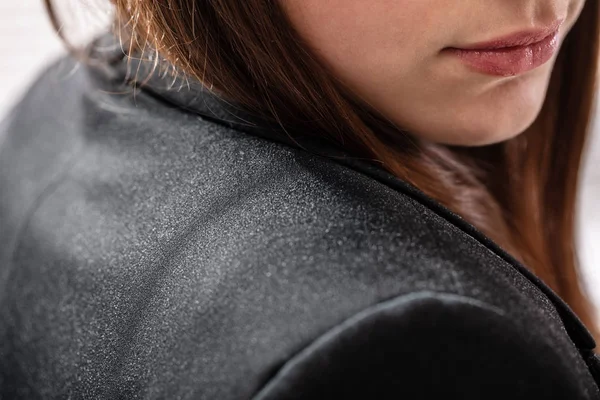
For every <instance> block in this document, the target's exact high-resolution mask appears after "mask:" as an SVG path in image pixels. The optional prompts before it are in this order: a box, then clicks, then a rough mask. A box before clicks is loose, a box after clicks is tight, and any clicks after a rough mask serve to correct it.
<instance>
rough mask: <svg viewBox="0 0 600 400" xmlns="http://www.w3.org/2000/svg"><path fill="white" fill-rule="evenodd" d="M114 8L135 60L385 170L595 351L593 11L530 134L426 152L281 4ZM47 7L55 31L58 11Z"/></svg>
mask: <svg viewBox="0 0 600 400" xmlns="http://www.w3.org/2000/svg"><path fill="white" fill-rule="evenodd" d="M106 1H108V0H106ZM110 1H111V2H112V3H113V6H114V8H115V19H114V29H115V31H116V34H117V35H119V36H120V37H121V40H122V42H123V44H124V46H125V45H127V46H126V47H128V48H129V50H130V51H134V50H135V49H136V48H137V49H146V48H151V49H152V50H153V51H154V52H155V54H156V55H160V57H162V58H164V59H166V60H168V61H169V62H170V63H171V64H172V65H174V66H175V67H176V68H178V69H179V70H180V71H182V72H183V73H185V74H188V75H189V76H191V77H193V78H195V79H198V80H199V81H201V82H202V83H203V84H204V85H206V86H207V87H209V88H211V89H212V90H215V91H216V92H218V93H220V94H221V95H222V96H224V97H225V98H226V99H228V100H229V101H231V102H233V103H236V104H239V105H240V106H242V107H244V108H246V109H247V110H248V111H250V112H253V113H255V114H257V115H259V116H261V117H262V118H265V119H268V120H272V121H276V122H277V123H279V124H280V125H281V126H282V127H283V130H284V131H286V132H288V131H291V130H299V131H303V132H304V134H306V133H307V132H311V134H314V135H320V136H327V137H329V138H331V139H332V140H334V141H336V142H337V143H338V144H339V145H340V146H343V147H344V148H345V149H346V150H347V151H349V152H351V153H352V154H355V155H356V156H357V157H364V158H367V159H368V160H370V161H372V162H376V163H379V164H380V165H381V167H383V168H385V169H387V170H388V171H389V172H391V173H392V174H394V175H396V176H398V177H399V178H401V179H403V180H405V181H407V182H409V183H411V184H413V185H414V186H416V187H417V188H419V189H420V190H422V191H423V192H424V193H426V194H427V195H429V196H430V197H432V198H433V199H435V200H437V201H439V202H440V203H441V204H443V205H445V206H446V207H448V208H449V209H451V210H453V211H454V212H456V213H457V214H459V215H460V216H462V217H463V218H464V219H466V220H467V221H469V222H470V223H471V224H473V225H474V226H475V227H477V228H478V229H479V230H481V231H482V232H483V233H485V234H486V235H487V236H488V237H490V238H491V239H492V240H494V241H495V242H496V243H498V244H499V245H500V246H501V247H503V248H504V249H505V250H507V251H508V252H509V253H510V254H511V255H513V256H514V257H515V258H516V259H518V260H519V261H520V262H522V263H523V264H524V265H525V266H526V267H528V268H529V269H530V270H531V271H532V272H534V273H535V274H536V275H537V276H538V277H540V278H541V279H542V280H543V281H544V282H545V283H546V284H548V285H549V286H550V287H551V288H552V289H553V290H554V291H555V292H556V293H558V294H559V295H560V296H561V297H562V298H563V299H564V300H565V301H566V302H567V303H568V304H569V306H570V307H571V308H572V309H573V310H574V311H575V312H576V314H577V315H578V316H579V317H580V318H581V319H582V321H583V322H584V323H585V324H586V325H587V326H588V328H589V329H590V330H591V331H592V332H593V333H594V336H595V337H596V338H597V339H600V335H599V332H598V329H597V328H596V323H595V317H594V310H593V306H592V304H591V301H590V300H589V298H588V296H587V295H586V293H585V288H584V285H583V282H581V274H580V269H579V264H578V259H577V254H576V251H575V212H576V204H577V198H576V196H577V194H578V188H577V185H578V181H579V178H578V176H579V170H580V163H581V159H582V153H583V150H584V149H585V145H586V139H587V136H588V132H589V130H590V120H591V117H592V112H593V105H594V96H595V91H596V78H597V68H598V46H599V37H600V32H599V20H600V9H599V5H598V4H599V2H598V1H597V0H588V1H587V2H586V4H585V8H584V9H583V11H582V13H581V16H580V18H579V20H578V21H577V23H576V25H575V26H574V27H573V29H572V31H571V32H570V33H569V35H568V37H567V38H566V39H565V42H564V44H563V46H562V48H561V52H560V54H559V55H558V59H557V60H556V64H555V68H554V70H553V74H552V78H551V82H550V86H549V88H548V92H547V96H546V99H545V103H544V105H543V108H542V110H541V112H540V113H539V115H538V117H537V119H536V120H535V122H534V123H533V124H532V125H531V126H530V127H529V128H528V129H527V130H526V131H525V132H524V133H522V134H520V135H518V136H516V137H515V138H513V139H510V140H507V141H504V142H502V143H497V144H493V145H487V146H482V147H473V148H459V147H453V146H444V145H436V144H431V143H429V144H427V143H422V142H419V141H418V140H416V139H415V138H412V137H411V136H410V135H409V134H408V133H407V132H405V131H403V130H402V129H400V128H398V127H397V126H394V125H393V124H392V123H390V122H389V121H388V120H386V119H385V118H384V117H383V116H382V115H380V114H378V113H377V111H376V110H373V109H371V108H369V107H368V106H366V105H364V104H362V103H360V102H359V101H358V100H356V99H355V98H354V97H353V96H352V94H351V93H350V91H349V90H347V89H346V88H345V87H344V86H343V85H342V84H341V83H340V82H339V81H338V80H336V79H335V77H334V76H333V74H332V73H331V71H329V70H327V68H326V67H325V66H324V65H323V63H320V62H319V61H318V60H317V59H316V58H315V57H314V56H313V55H312V54H311V53H310V51H309V50H308V47H307V46H306V45H305V43H303V42H302V40H301V38H300V36H299V35H298V34H297V32H295V31H294V29H293V28H292V25H291V24H290V23H289V21H288V20H287V18H286V15H285V14H284V12H283V10H282V8H281V7H280V6H279V5H278V2H277V1H276V0H245V1H238V0H210V1H209V0H165V1H160V2H159V1H152V0H110ZM45 2H46V5H47V7H48V10H49V12H50V15H51V18H52V21H53V23H54V25H55V26H56V27H57V28H59V27H60V22H59V21H58V19H59V18H58V17H57V13H56V10H55V9H54V7H53V5H52V4H51V3H52V0H45ZM57 30H59V31H60V29H57Z"/></svg>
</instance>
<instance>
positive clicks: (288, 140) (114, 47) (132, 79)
mask: <svg viewBox="0 0 600 400" xmlns="http://www.w3.org/2000/svg"><path fill="white" fill-rule="evenodd" d="M89 49H90V54H92V57H93V58H101V59H102V60H105V61H104V62H102V63H94V64H95V66H94V67H93V68H94V69H96V70H97V71H100V72H101V74H102V75H103V76H104V77H105V79H106V78H108V79H110V80H111V81H115V82H116V83H119V84H123V83H127V84H129V85H132V86H133V87H135V88H140V90H143V91H145V92H147V93H149V94H150V95H152V96H154V97H157V98H159V99H160V100H162V101H164V102H166V103H168V104H169V105H171V106H173V107H177V108H180V109H183V110H186V111H188V112H191V113H194V114H197V115H199V116H201V117H203V118H205V119H207V120H211V121H213V122H216V123H219V124H222V125H225V126H227V127H230V128H233V129H236V130H239V131H243V132H246V133H249V134H252V135H255V136H258V137H262V138H264V139H268V140H271V141H274V142H279V143H282V144H285V145H288V146H292V147H297V148H300V149H303V150H306V151H309V152H311V153H313V154H316V155H320V156H324V157H329V158H332V159H335V160H336V161H337V162H339V163H341V164H344V165H346V166H347V167H349V168H352V169H354V170H356V171H358V172H361V173H363V174H366V175H368V176H370V177H372V178H373V179H376V180H378V181H379V182H381V183H383V184H385V185H387V186H389V187H391V188H393V189H395V190H397V191H399V192H402V193H404V194H406V195H408V196H410V197H411V198H413V199H415V200H417V201H418V202H420V203H421V204H423V205H425V206H426V207H428V208H429V209H431V210H432V211H434V212H435V213H437V214H438V215H440V216H441V217H443V218H444V219H446V220H447V221H449V222H451V223H452V224H454V225H455V226H456V227H458V228H460V229H461V230H462V231H464V232H465V233H466V234H468V235H470V236H471V237H473V238H474V239H475V240H477V241H479V242H480V243H482V244H483V245H484V246H486V247H487V248H488V249H490V250H491V251H493V252H494V253H495V254H497V255H498V256H499V257H501V258H502V259H503V260H505V261H506V262H507V263H508V264H509V265H510V266H512V267H513V268H514V269H516V270H517V271H518V272H519V273H521V274H522V275H523V276H524V277H526V278H527V279H528V280H529V281H531V282H532V283H533V284H534V285H535V286H537V287H538V288H539V289H540V290H541V291H542V293H544V294H545V295H546V296H547V297H548V299H549V300H550V301H551V302H552V303H553V305H554V307H555V308H556V310H557V312H558V314H559V315H560V317H561V319H562V321H563V324H564V326H565V328H566V330H567V333H568V334H569V336H570V337H571V339H572V340H573V342H574V343H575V345H576V346H577V347H578V348H579V349H580V350H581V351H583V352H585V353H586V354H587V355H586V357H587V358H589V353H591V350H592V349H594V348H595V347H596V342H595V340H594V338H593V337H592V335H591V334H590V332H589V331H588V329H587V328H586V327H585V325H584V324H583V323H582V322H581V320H580V319H579V318H578V317H577V315H576V314H575V313H574V312H573V311H572V310H571V308H570V307H569V306H568V305H567V304H566V303H565V301H564V300H562V298H560V297H559V296H558V295H557V294H556V293H555V292H554V291H553V290H552V289H551V288H550V287H549V286H547V285H546V284H545V283H544V282H542V281H541V280H540V279H539V278H538V277H537V276H536V275H534V274H533V273H532V272H531V271H530V270H529V269H527V268H526V267H525V266H524V265H522V264H521V263H519V262H518V261H517V260H516V259H515V258H514V257H512V256H511V255H510V254H509V253H507V252H506V251H505V250H503V249H502V248H501V247H500V246H499V245H497V244H496V243H495V242H493V241H492V240H491V239H490V238H488V237H487V236H486V235H484V234H483V233H482V232H481V231H479V230H478V229H477V228H475V227H474V226H473V225H471V224H470V223H468V222H467V221H466V220H464V219H463V218H462V217H460V216H459V215H458V214H456V213H454V212H453V211H451V210H450V209H448V208H446V207H445V206H443V205H441V204H440V203H438V202H437V201H435V200H433V199H432V198H430V197H429V196H427V195H426V194H425V193H423V192H422V191H421V190H419V189H418V188H416V187H414V186H413V185H411V184H409V183H408V182H406V181H404V180H401V179H399V178H397V177H396V176H394V175H392V174H390V173H389V172H387V171H386V170H384V169H383V168H380V167H378V166H376V165H375V164H372V163H368V162H366V161H362V160H360V159H358V158H356V157H352V156H350V155H349V154H348V153H346V152H345V151H343V150H342V149H340V148H338V147H336V146H335V145H333V144H332V143H331V142H328V141H325V140H320V139H318V138H315V137H311V136H304V135H302V134H294V136H291V135H290V134H288V133H287V132H285V131H283V130H282V129H281V128H279V127H277V126H275V125H273V124H271V123H269V122H266V121H264V120H261V119H260V118H258V117H257V116H255V115H253V114H250V113H248V112H246V111H244V110H243V109H241V108H239V107H236V106H235V105H233V104H231V103H229V102H227V101H226V100H224V99H222V98H220V97H219V96H217V95H216V94H214V93H213V92H211V91H209V90H208V89H207V88H206V87H204V86H203V85H201V84H200V83H199V82H197V81H194V80H192V79H186V78H185V77H182V76H178V77H176V78H173V77H171V76H165V75H164V74H159V73H152V71H153V69H154V65H155V64H154V61H152V60H151V59H149V58H147V57H127V56H126V54H125V52H124V51H123V48H122V46H121V45H120V44H119V42H118V40H117V39H116V38H115V37H114V36H113V35H110V34H107V35H104V36H101V37H100V38H98V39H97V40H96V41H95V42H94V43H93V44H92V45H91V46H90V48H89ZM131 71H134V73H133V74H132V73H131ZM136 77H140V80H141V81H142V82H140V80H137V78H136ZM136 90H137V89H136ZM598 369H599V370H600V366H599V367H598ZM599 376H600V372H599Z"/></svg>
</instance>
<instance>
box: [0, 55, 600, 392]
mask: <svg viewBox="0 0 600 400" xmlns="http://www.w3.org/2000/svg"><path fill="white" fill-rule="evenodd" d="M109 72H110V73H111V74H110V76H109V77H106V76H104V75H102V74H98V73H96V72H92V71H90V70H88V69H87V68H85V67H82V66H80V65H75V64H73V63H72V62H71V61H70V60H68V59H65V60H63V61H62V62H60V63H59V64H57V65H55V66H54V67H53V68H52V69H51V70H49V71H48V72H46V73H45V74H44V76H43V77H42V78H41V80H40V81H38V82H37V83H36V85H35V86H34V87H33V88H32V89H31V90H30V92H29V94H28V96H27V97H26V98H25V99H24V101H23V102H22V103H21V104H20V105H19V107H18V108H17V109H16V110H15V111H14V112H13V113H12V114H11V116H10V118H9V119H8V120H6V121H5V122H4V123H3V125H2V126H1V127H0V132H1V133H0V134H1V135H2V136H0V226H2V229H1V230H0V242H2V243H3V246H2V247H0V393H1V394H2V395H4V397H2V395H0V397H2V398H7V399H8V398H13V397H16V398H19V397H20V398H111V399H112V398H128V399H138V398H146V399H158V398H169V399H192V398H194V399H198V398H199V399H223V400H225V399H244V398H251V396H252V395H253V394H255V393H257V392H258V391H259V390H260V389H261V388H262V387H264V385H266V384H267V383H268V382H269V379H270V378H271V377H272V376H273V375H274V374H275V373H276V372H277V371H278V370H279V369H280V368H281V367H282V366H283V365H284V364H285V363H286V362H287V361H288V360H290V359H291V358H292V357H293V356H294V355H295V354H297V353H298V352H299V351H301V350H302V349H304V348H306V346H308V345H310V344H311V343H313V342H314V341H315V340H317V338H319V337H320V336H321V335H323V334H325V333H326V332H327V331H329V330H330V329H332V328H334V327H335V326H336V325H338V324H340V323H342V322H343V321H345V320H347V319H348V318H351V317H352V316H353V315H356V314H357V313H359V312H361V311H362V310H365V309H367V308H369V307H373V306H374V305H376V304H378V303H381V302H383V301H387V300H390V299H394V298H397V297H400V296H403V295H407V294H410V293H414V292H419V291H429V292H435V293H451V294H454V295H457V296H463V297H468V298H472V299H477V301H480V302H485V303H486V304H489V305H490V306H492V307H496V308H498V309H501V310H502V313H503V314H504V315H506V316H507V317H509V318H510V319H511V320H514V321H516V323H518V324H520V325H521V326H522V327H523V329H526V330H528V331H529V332H530V333H531V336H530V339H532V338H534V339H535V340H536V341H538V340H539V341H540V343H543V344H544V345H545V346H546V345H547V346H548V348H552V349H554V351H555V352H556V353H555V354H556V356H557V357H560V359H561V360H562V362H564V371H565V380H566V381H569V382H575V383H576V384H577V385H578V386H577V387H578V390H579V392H578V396H579V397H577V398H597V397H598V388H597V386H596V384H595V383H594V380H593V378H592V375H591V374H590V372H589V370H588V366H587V365H586V362H585V361H584V360H583V358H582V357H581V355H580V352H579V351H578V348H579V350H581V351H583V350H588V349H589V348H590V347H592V346H593V342H591V339H590V338H589V336H588V335H587V332H586V331H585V328H584V327H582V326H581V325H580V324H579V322H578V321H577V320H576V318H575V317H574V316H573V315H572V314H570V311H569V310H568V309H566V308H564V304H561V302H560V299H557V298H555V297H552V296H551V294H550V297H548V296H547V295H546V294H544V291H545V290H546V288H544V287H543V286H541V284H540V283H539V282H535V279H532V278H531V277H528V276H527V275H526V274H524V273H523V272H520V271H519V270H518V268H515V267H514V266H513V265H511V263H512V261H513V260H510V259H507V258H506V255H505V254H503V253H502V252H501V251H500V250H499V249H497V248H496V247H494V246H493V244H491V243H489V242H486V240H485V238H482V237H481V236H479V234H478V233H477V232H476V231H473V230H470V229H471V228H469V227H468V226H467V225H466V224H465V223H464V222H460V220H459V218H458V217H456V216H454V215H451V213H449V212H446V211H445V210H443V208H440V207H439V206H436V205H435V204H432V203H431V201H430V200H428V199H426V198H424V197H423V196H421V195H420V194H419V193H418V192H417V191H414V190H413V189H411V188H410V187H408V185H406V184H405V183H403V182H400V181H397V180H394V179H393V177H390V176H384V175H383V172H381V171H380V172H377V171H372V170H369V169H368V168H367V167H366V166H364V165H363V166H361V165H360V164H355V163H352V162H350V163H348V164H345V163H342V162H337V161H333V160H330V159H327V158H326V157H322V156H317V155H314V154H311V153H310V152H307V151H305V150H301V149H298V148H294V147H292V146H289V145H286V144H284V143H282V142H278V141H275V140H270V139H268V137H267V136H268V135H264V136H263V137H261V135H260V134H258V133H257V132H252V129H249V130H247V131H246V130H240V129H235V126H233V125H231V123H230V122H225V121H223V120H220V118H222V119H226V118H228V116H229V117H231V114H230V113H229V111H228V110H226V109H225V108H221V106H222V105H220V104H219V103H218V102H215V101H214V99H212V98H211V97H210V96H208V94H206V93H204V94H203V93H200V92H197V91H193V92H188V93H187V94H186V92H185V91H179V92H170V93H165V92H164V90H163V88H161V86H160V84H161V82H160V81H158V82H155V84H156V86H155V88H154V94H153V95H149V93H150V92H149V91H140V92H137V93H136V94H135V95H133V94H132V93H131V91H129V90H126V89H127V88H125V87H123V86H120V83H119V82H122V79H120V78H119V76H120V72H119V70H118V69H116V70H114V71H109ZM118 92H123V94H116V93H118ZM178 101H179V102H180V103H179V104H180V105H185V107H186V108H188V110H187V111H185V110H182V109H180V108H177V107H174V106H173V104H174V103H177V102H178ZM202 107H204V108H202ZM190 109H191V110H192V111H190ZM198 113H200V114H202V113H205V114H206V113H210V114H211V115H212V116H211V117H201V116H199V115H198ZM255 133H256V134H255ZM557 308H558V312H557ZM561 317H562V319H561ZM562 320H564V324H566V328H565V326H564V325H563V321H562ZM532 340H533V339H532Z"/></svg>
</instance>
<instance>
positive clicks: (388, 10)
mask: <svg viewBox="0 0 600 400" xmlns="http://www.w3.org/2000/svg"><path fill="white" fill-rule="evenodd" d="M584 2H585V0H516V1H508V0H372V1H365V0H281V4H282V7H283V9H284V11H285V12H286V14H287V15H288V17H289V19H290V21H291V23H292V25H293V26H294V28H295V29H296V30H297V31H298V33H299V34H300V36H301V37H302V38H303V39H304V40H305V41H306V42H307V44H308V46H309V47H310V48H311V49H312V50H313V52H314V53H315V55H316V56H317V58H319V59H320V60H321V61H322V62H324V63H325V64H326V65H327V66H328V67H329V68H330V69H331V70H332V71H333V72H334V74H335V75H336V77H337V78H339V79H340V80H341V81H342V82H343V83H344V84H345V85H346V86H347V87H349V88H350V89H351V90H352V91H353V92H354V93H355V95H356V96H358V97H359V98H360V99H361V100H362V101H363V102H366V103H368V104H370V105H371V106H373V107H375V108H376V109H377V110H379V111H380V112H381V113H382V114H383V115H384V116H385V117H387V118H389V119H390V120H391V121H393V122H394V123H396V124H397V126H399V127H401V128H403V129H406V130H408V131H409V132H411V134H413V135H414V136H416V137H418V138H420V139H422V140H428V141H433V142H437V143H443V144H449V145H461V146H480V145H486V144H493V143H497V142H501V141H504V140H507V139H510V138H512V137H514V136H517V135H519V134H520V133H522V132H523V131H524V130H526V129H527V128H528V127H529V126H530V125H531V124H532V123H533V121H534V120H535V118H536V117H537V115H538V114H539V112H540V110H541V108H542V105H543V100H544V98H545V96H546V92H547V89H548V84H549V80H550V75H551V71H552V69H553V67H554V64H555V61H556V56H557V55H558V52H556V53H555V55H554V56H553V58H552V59H551V60H550V61H548V62H546V63H545V64H543V65H541V66H540V67H538V68H536V69H533V70H531V71H528V72H526V73H523V74H519V75H515V76H508V77H500V76H492V75H487V74H483V73H481V72H476V71H474V70H472V69H470V68H468V67H467V66H466V65H465V64H464V63H463V62H462V61H460V60H459V59H458V58H457V57H455V56H451V55H449V54H447V53H442V52H441V50H442V49H443V48H445V47H461V46H464V45H467V44H472V43H478V42H483V41H488V40H491V39H494V38H497V37H499V36H504V35H505V34H509V33H513V32H516V31H521V30H524V29H531V28H540V27H544V26H547V25H550V24H551V23H552V22H553V21H555V20H556V19H559V18H562V19H564V22H563V24H562V25H561V28H560V31H559V43H560V46H562V43H563V41H564V38H565V36H566V35H567V34H568V32H569V31H570V30H571V28H572V27H573V25H574V24H575V22H576V20H577V18H578V17H579V15H580V13H581V10H582V8H583V5H584Z"/></svg>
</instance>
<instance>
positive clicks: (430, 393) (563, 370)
mask: <svg viewBox="0 0 600 400" xmlns="http://www.w3.org/2000/svg"><path fill="white" fill-rule="evenodd" d="M535 331H536V332H539V331H540V330H539V329H538V330H535ZM581 390H582V389H581V388H580V387H579V386H578V384H577V378H576V376H574V375H573V372H572V371H570V370H569V367H568V363H565V360H561V359H560V357H559V355H558V354H557V352H556V351H553V348H552V347H551V346H550V345H549V344H548V343H547V342H546V341H544V339H543V338H540V337H539V336H536V335H533V334H528V333H527V329H526V327H523V326H520V325H519V324H518V323H517V322H515V321H514V320H513V319H512V318H509V317H508V316H507V315H506V314H505V312H504V311H503V310H501V309H498V308H495V307H493V306H491V305H489V304H486V303H483V302H480V301H478V300H475V299H472V298H467V297H463V296H458V295H453V294H441V293H431V292H427V293H417V294H412V295H406V296H402V297H399V298H396V299H393V300H390V301H387V302H385V303H382V304H379V305H377V306H375V307H372V308H370V309H368V310H365V311H364V312H361V313H359V314H357V315H355V316H354V317H353V318H351V319H349V320H347V321H345V322H344V323H342V324H341V325H339V326H337V327H336V328H334V329H333V330H331V331H329V332H328V333H327V334H325V335H323V336H322V337H320V338H319V339H318V340H316V341H315V342H313V343H312V344H311V345H309V346H308V347H306V348H305V349H303V350H302V351H301V352H300V353H298V354H297V355H296V356H294V357H293V358H292V359H291V360H289V361H288V362H287V363H286V364H285V365H284V366H283V367H282V369H280V370H279V372H278V373H277V374H276V375H275V376H274V377H273V378H272V379H271V380H270V381H269V382H268V383H267V384H266V385H265V386H264V387H263V389H262V390H261V391H260V392H259V393H258V394H257V395H256V396H255V397H254V399H255V400H274V399H354V398H356V399H358V398H363V399H388V398H389V399H414V398H418V399H513V400H514V399H580V398H587V396H586V395H584V394H581V393H580V392H581ZM578 393H579V394H578Z"/></svg>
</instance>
